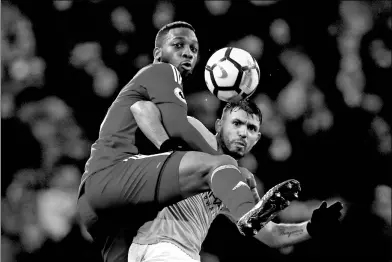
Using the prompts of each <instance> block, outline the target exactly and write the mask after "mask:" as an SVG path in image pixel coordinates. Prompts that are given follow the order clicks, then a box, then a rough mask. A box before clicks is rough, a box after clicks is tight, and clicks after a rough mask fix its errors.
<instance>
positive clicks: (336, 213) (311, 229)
mask: <svg viewBox="0 0 392 262" xmlns="http://www.w3.org/2000/svg"><path fill="white" fill-rule="evenodd" d="M342 208H343V205H342V203H340V202H335V203H334V204H332V205H330V206H329V207H328V208H327V202H325V201H324V202H323V203H322V204H321V205H320V207H319V208H317V209H316V210H314V211H313V214H312V217H311V219H310V222H309V223H308V224H307V226H306V229H307V230H308V233H309V235H310V236H311V237H320V236H321V237H322V236H326V235H329V234H331V233H333V232H336V230H338V227H339V225H340V221H339V218H340V216H341V215H342V214H341V213H340V210H342Z"/></svg>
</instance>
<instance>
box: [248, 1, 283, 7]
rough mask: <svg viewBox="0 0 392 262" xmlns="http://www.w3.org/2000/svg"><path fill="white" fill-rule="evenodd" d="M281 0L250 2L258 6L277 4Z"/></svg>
mask: <svg viewBox="0 0 392 262" xmlns="http://www.w3.org/2000/svg"><path fill="white" fill-rule="evenodd" d="M278 1H279V0H250V2H251V3H252V4H254V5H256V6H268V5H272V4H275V3H276V2H278Z"/></svg>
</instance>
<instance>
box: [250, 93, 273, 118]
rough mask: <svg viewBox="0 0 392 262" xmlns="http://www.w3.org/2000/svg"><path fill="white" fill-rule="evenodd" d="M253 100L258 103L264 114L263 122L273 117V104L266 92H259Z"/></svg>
mask: <svg viewBox="0 0 392 262" xmlns="http://www.w3.org/2000/svg"><path fill="white" fill-rule="evenodd" d="M253 102H254V103H255V104H256V105H257V107H258V108H259V109H260V111H261V113H262V114H263V122H264V121H266V120H268V119H270V118H272V116H273V114H274V112H273V108H272V107H273V105H272V101H271V99H270V98H269V97H268V96H267V95H265V94H261V93H260V94H257V96H256V97H255V98H254V99H253Z"/></svg>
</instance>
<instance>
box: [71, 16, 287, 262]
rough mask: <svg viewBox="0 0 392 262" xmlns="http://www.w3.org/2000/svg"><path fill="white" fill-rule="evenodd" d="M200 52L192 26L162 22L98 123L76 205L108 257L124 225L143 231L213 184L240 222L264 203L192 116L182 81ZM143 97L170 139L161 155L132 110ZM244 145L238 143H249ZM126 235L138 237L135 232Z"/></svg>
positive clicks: (242, 223) (233, 162)
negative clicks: (144, 60)
mask: <svg viewBox="0 0 392 262" xmlns="http://www.w3.org/2000/svg"><path fill="white" fill-rule="evenodd" d="M198 52H199V44H198V39H197V37H196V34H195V30H194V28H193V27H192V26H191V25H190V24H188V23H185V22H174V23H171V24H168V25H166V26H164V27H163V28H161V29H160V30H159V32H158V33H157V36H156V40H155V48H154V53H153V54H154V62H153V64H151V65H148V66H146V67H144V68H143V69H141V70H140V71H139V72H138V73H137V74H136V75H135V76H134V77H133V78H132V79H131V81H130V82H129V83H128V84H127V85H126V86H125V87H124V88H123V89H122V90H121V91H120V93H119V94H118V96H117V97H116V99H115V101H114V102H113V103H112V105H111V106H110V108H109V109H108V111H107V114H106V116H105V118H104V120H103V122H102V124H101V126H100V130H99V137H98V139H97V140H96V142H95V143H94V144H93V145H92V147H91V155H90V158H89V159H88V161H87V163H86V166H85V172H84V174H83V176H82V180H81V184H80V187H79V195H78V206H77V207H78V213H79V216H80V221H81V224H82V225H83V226H84V227H85V228H86V230H87V231H88V232H89V233H90V235H91V236H92V238H93V240H94V242H95V243H96V244H97V245H98V246H99V247H100V248H101V249H102V253H103V255H104V258H105V259H106V257H107V256H110V254H109V253H110V252H112V251H113V252H114V253H115V252H116V251H115V250H113V249H112V247H115V246H116V243H114V241H116V239H121V238H117V236H118V234H124V232H125V231H124V228H127V230H128V229H129V227H130V225H133V226H134V227H135V228H136V229H137V228H139V227H140V225H142V224H143V223H145V222H146V221H147V220H148V219H151V218H154V217H156V215H157V212H158V211H159V210H161V209H162V208H163V207H165V206H168V205H171V204H173V203H176V202H178V201H181V200H183V199H185V198H187V197H191V196H193V195H195V194H198V193H202V192H205V191H207V190H212V192H213V193H214V195H215V196H216V197H217V198H219V199H220V200H221V201H222V202H223V203H224V204H225V206H227V208H228V209H229V210H230V211H231V214H232V215H233V216H234V217H235V219H236V221H238V222H237V224H238V227H239V228H241V227H244V226H245V225H248V224H249V221H250V220H251V219H253V218H256V222H257V218H258V215H259V213H260V212H261V207H260V205H259V206H257V205H256V206H255V202H254V199H253V194H252V192H251V190H250V188H249V187H248V186H246V181H245V179H244V178H243V174H242V173H241V171H240V169H239V168H238V164H237V161H236V160H235V159H234V158H233V157H231V156H228V155H223V154H221V153H220V152H218V151H217V150H215V149H213V148H212V147H211V146H210V145H209V144H208V143H207V141H206V140H205V139H204V138H203V136H202V135H201V134H200V133H199V132H198V130H197V129H195V128H194V127H193V126H192V125H191V124H190V123H189V122H188V119H187V103H186V100H185V98H184V94H183V86H182V82H183V79H184V80H185V79H186V78H187V77H188V76H189V75H190V74H191V73H192V70H193V69H194V67H195V64H196V61H197V58H198ZM145 101H151V102H153V103H154V104H155V105H156V106H157V107H158V109H159V111H160V113H161V119H162V123H163V127H164V129H165V130H166V132H167V134H168V135H169V137H170V139H169V140H166V141H165V142H164V143H163V144H162V145H160V152H159V153H158V152H157V151H155V152H154V151H153V150H152V148H153V147H152V146H148V139H147V138H148V137H147V138H146V137H145V136H144V135H143V132H141V131H140V129H139V127H138V124H137V123H136V121H135V117H134V113H133V112H135V111H137V108H138V107H139V106H140V104H141V103H143V102H145ZM145 121H149V119H146V120H145ZM151 121H153V120H151ZM152 124H153V123H151V125H150V126H153V125H152ZM146 134H148V133H146ZM259 136H260V134H259V133H257V137H259ZM241 143H242V142H239V144H238V145H237V146H238V147H241V146H242V147H243V146H244V145H241ZM150 144H151V143H150ZM178 149H182V150H185V149H186V150H188V151H177V150H178ZM233 188H235V190H232V189H233ZM279 208H280V207H279V206H276V207H275V208H274V209H273V210H272V211H273V212H277V211H279ZM252 221H255V220H254V219H253V220H252ZM251 225H252V226H256V227H258V226H259V224H258V223H253V222H252V224H251ZM129 230H130V232H132V231H131V229H129ZM127 236H129V238H130V239H131V238H132V234H130V233H128V234H127ZM130 239H125V240H124V241H129V240H130Z"/></svg>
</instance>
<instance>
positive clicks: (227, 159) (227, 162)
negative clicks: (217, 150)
mask: <svg viewBox="0 0 392 262" xmlns="http://www.w3.org/2000/svg"><path fill="white" fill-rule="evenodd" d="M233 166H234V167H238V163H237V161H236V160H235V159H234V158H233V157H231V156H228V155H220V156H216V157H214V160H213V161H212V162H211V165H210V168H209V172H207V173H205V176H204V180H205V183H206V184H210V181H211V175H212V174H213V173H214V171H215V170H216V169H218V168H225V167H228V168H232V167H233Z"/></svg>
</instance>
